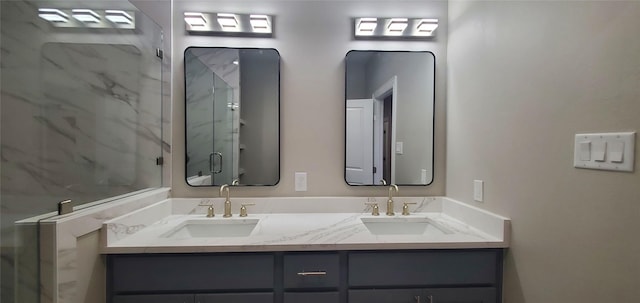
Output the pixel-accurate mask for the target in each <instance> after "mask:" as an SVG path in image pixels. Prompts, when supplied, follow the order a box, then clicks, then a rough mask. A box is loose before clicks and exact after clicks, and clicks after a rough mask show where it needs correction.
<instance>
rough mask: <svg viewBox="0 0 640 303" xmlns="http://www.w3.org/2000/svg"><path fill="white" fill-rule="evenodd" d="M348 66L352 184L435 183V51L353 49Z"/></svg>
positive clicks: (348, 168) (347, 168) (348, 172)
mask: <svg viewBox="0 0 640 303" xmlns="http://www.w3.org/2000/svg"><path fill="white" fill-rule="evenodd" d="M345 62H346V63H345V66H346V92H345V111H346V114H345V115H346V121H345V131H346V146H345V180H346V182H347V183H348V184H349V185H381V184H382V180H384V182H386V183H389V184H391V183H393V184H398V185H428V184H430V183H431V182H432V180H433V134H434V129H433V125H434V122H433V121H434V116H433V115H434V114H433V110H434V96H435V94H434V87H435V85H434V84H435V83H434V82H435V57H434V55H433V53H431V52H426V51H424V52H408V51H350V52H349V53H348V54H347V56H346V59H345ZM364 103H368V104H369V105H370V107H371V112H372V114H371V116H368V115H365V110H364V106H363V104H364ZM367 113H368V112H367ZM365 120H366V121H365ZM365 125H366V126H367V127H365ZM368 126H370V128H369V127H368ZM369 138H371V139H369ZM425 172H426V176H425Z"/></svg>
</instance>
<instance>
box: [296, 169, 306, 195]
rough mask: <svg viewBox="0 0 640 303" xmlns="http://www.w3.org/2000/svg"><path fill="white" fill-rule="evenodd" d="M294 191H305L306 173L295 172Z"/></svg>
mask: <svg viewBox="0 0 640 303" xmlns="http://www.w3.org/2000/svg"><path fill="white" fill-rule="evenodd" d="M295 182H296V184H295V187H296V191H307V173H306V172H296V174H295Z"/></svg>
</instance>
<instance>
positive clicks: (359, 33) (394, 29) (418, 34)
mask: <svg viewBox="0 0 640 303" xmlns="http://www.w3.org/2000/svg"><path fill="white" fill-rule="evenodd" d="M353 26H354V28H355V32H354V37H355V39H424V38H428V37H434V36H435V30H436V28H438V19H426V18H372V17H367V18H353Z"/></svg>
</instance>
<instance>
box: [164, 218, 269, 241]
mask: <svg viewBox="0 0 640 303" xmlns="http://www.w3.org/2000/svg"><path fill="white" fill-rule="evenodd" d="M258 221H259V219H245V218H243V219H236V218H203V219H192V220H186V221H184V222H183V223H181V224H180V225H178V226H177V227H176V228H174V229H172V230H170V231H169V232H167V233H165V234H164V235H162V237H164V238H189V237H191V238H213V237H246V236H249V235H250V234H251V232H252V231H253V229H254V228H255V227H256V225H257V224H258Z"/></svg>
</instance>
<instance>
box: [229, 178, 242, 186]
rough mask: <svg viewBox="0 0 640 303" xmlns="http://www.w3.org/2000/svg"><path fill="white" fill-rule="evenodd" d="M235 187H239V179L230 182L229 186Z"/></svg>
mask: <svg viewBox="0 0 640 303" xmlns="http://www.w3.org/2000/svg"><path fill="white" fill-rule="evenodd" d="M236 185H240V179H233V181H231V186H236Z"/></svg>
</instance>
